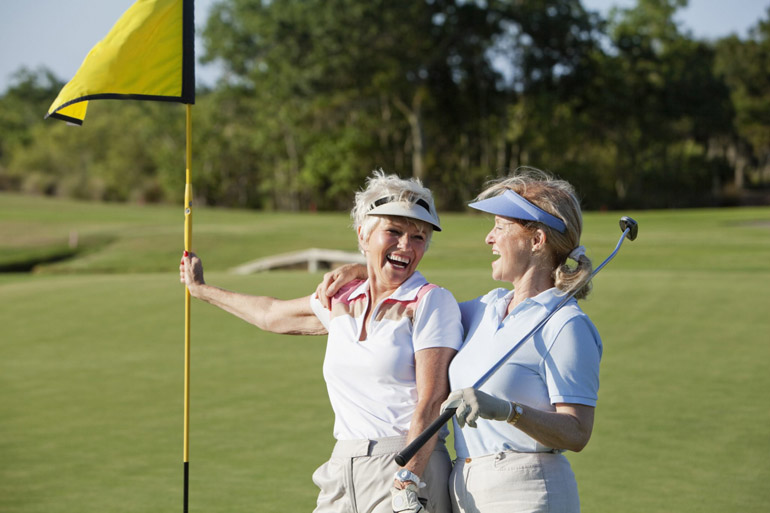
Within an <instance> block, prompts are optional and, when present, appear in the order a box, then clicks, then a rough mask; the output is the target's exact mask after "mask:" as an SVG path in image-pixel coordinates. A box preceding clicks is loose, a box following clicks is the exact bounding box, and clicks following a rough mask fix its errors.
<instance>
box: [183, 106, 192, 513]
mask: <svg viewBox="0 0 770 513" xmlns="http://www.w3.org/2000/svg"><path fill="white" fill-rule="evenodd" d="M185 107H186V113H187V115H186V127H185V138H186V151H185V186H184V250H185V251H186V252H187V253H191V252H192V181H191V176H192V172H191V169H192V105H190V104H189V103H188V104H187V105H185ZM183 440H184V442H183V443H184V446H183V451H182V452H183V459H182V462H183V466H184V484H183V487H184V491H183V508H182V509H183V511H184V513H187V504H188V499H189V486H190V289H188V288H187V287H185V288H184V436H183Z"/></svg>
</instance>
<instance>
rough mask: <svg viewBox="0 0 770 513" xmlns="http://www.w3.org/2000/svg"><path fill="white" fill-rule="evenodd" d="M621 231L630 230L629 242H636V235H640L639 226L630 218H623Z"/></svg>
mask: <svg viewBox="0 0 770 513" xmlns="http://www.w3.org/2000/svg"><path fill="white" fill-rule="evenodd" d="M620 229H621V231H624V232H625V231H626V229H628V233H627V234H626V238H628V240H634V239H636V234H637V233H639V224H638V223H637V222H636V221H634V220H633V219H631V218H630V217H628V216H623V217H621V218H620Z"/></svg>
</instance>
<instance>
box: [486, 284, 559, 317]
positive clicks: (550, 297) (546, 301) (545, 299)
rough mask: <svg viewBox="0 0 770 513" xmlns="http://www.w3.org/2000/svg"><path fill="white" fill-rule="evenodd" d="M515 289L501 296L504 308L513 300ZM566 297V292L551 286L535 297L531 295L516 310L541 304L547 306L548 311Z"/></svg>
mask: <svg viewBox="0 0 770 513" xmlns="http://www.w3.org/2000/svg"><path fill="white" fill-rule="evenodd" d="M515 292H516V291H515V290H511V291H509V292H508V293H507V294H505V295H504V296H503V297H502V298H500V304H501V305H504V306H503V307H504V308H507V306H508V303H509V302H510V301H511V298H512V297H513V295H514V293H515ZM563 298H564V292H563V291H561V290H559V289H557V288H556V287H551V288H550V289H548V290H544V291H543V292H541V293H540V294H538V295H537V296H534V297H529V298H527V299H525V300H524V301H522V302H521V304H519V305H518V306H517V307H516V308H515V309H514V312H516V311H520V310H523V309H525V308H528V307H529V306H530V305H539V306H541V307H543V308H545V309H546V310H547V311H549V312H550V311H551V310H553V309H554V308H556V306H557V305H558V304H559V302H560V301H561V300H562V299H563Z"/></svg>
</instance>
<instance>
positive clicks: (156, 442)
mask: <svg viewBox="0 0 770 513" xmlns="http://www.w3.org/2000/svg"><path fill="white" fill-rule="evenodd" d="M194 215H195V228H194V232H195V236H194V246H195V248H196V250H197V251H198V252H199V253H200V254H201V255H202V256H203V258H204V262H205V264H206V270H207V280H208V281H209V282H210V283H214V284H217V285H220V286H223V287H225V288H232V289H237V290H239V291H243V292H250V293H260V294H268V295H275V296H278V297H293V296H296V295H300V294H307V293H309V292H310V291H312V290H313V288H314V287H315V284H316V283H317V282H318V280H319V279H320V276H321V274H320V273H317V274H308V273H305V272H296V271H295V272H291V271H286V272H274V273H262V274H258V275H251V276H246V277H243V276H235V275H232V274H229V273H228V272H227V270H228V269H229V268H231V267H232V266H234V265H237V264H240V263H243V262H245V261H248V260H251V259H253V258H257V257H259V256H263V255H269V254H274V253H281V252H285V251H291V250H294V249H302V248H307V247H327V248H335V249H348V250H354V249H355V240H354V236H353V233H352V231H351V230H350V229H349V226H348V225H349V221H348V218H347V216H346V215H344V214H317V215H310V214H305V215H299V214H297V215H292V214H263V213H253V212H243V211H222V210H214V209H204V208H198V209H196V212H195V214H194ZM630 215H632V216H633V217H634V218H635V219H636V220H637V221H638V222H639V238H638V239H637V240H636V241H634V242H626V243H625V244H624V247H623V249H622V250H621V252H620V253H619V255H618V256H617V258H616V259H615V260H614V261H613V262H612V263H611V264H610V265H609V266H608V267H607V268H606V269H605V270H604V271H602V273H601V274H600V275H599V276H598V277H597V278H596V280H595V283H594V293H593V294H592V295H591V296H590V298H589V299H588V300H587V301H584V302H583V308H584V309H585V310H586V311H587V312H588V313H589V314H590V315H591V317H592V319H593V320H594V322H595V323H596V324H597V326H598V328H599V331H600V333H601V334H602V338H603V341H604V345H605V352H604V358H603V361H602V370H601V372H602V375H601V380H602V381H601V390H600V393H599V407H598V409H597V417H596V425H595V430H594V434H593V437H592V440H591V442H590V444H589V445H588V447H587V448H586V449H585V450H584V451H583V452H582V453H579V454H570V455H569V457H570V460H571V461H572V463H573V466H574V469H575V472H576V474H577V478H578V484H579V486H580V491H581V498H582V502H583V511H584V512H591V513H593V512H606V513H617V512H639V513H642V512H644V513H650V512H677V513H679V512H699V513H700V512H720V513H722V512H725V511H740V512H763V511H766V510H767V504H769V503H770V488H769V487H768V486H767V485H766V483H767V482H768V481H770V464H769V463H768V462H767V454H769V453H770V432H769V431H768V427H767V426H768V425H770V412H769V411H768V409H767V407H766V403H765V401H766V397H767V390H770V343H769V342H770V315H768V312H770V308H769V307H770V299H769V298H768V292H767V290H768V284H769V283H770V209H767V208H757V209H723V210H688V211H654V212H633V213H630ZM619 217H620V214H619V213H588V214H586V219H585V224H586V232H585V234H584V238H583V243H584V244H585V245H586V247H587V248H588V251H589V256H591V257H592V258H593V259H594V261H595V263H597V264H598V263H599V262H600V261H601V260H603V259H604V258H605V257H606V255H608V254H609V253H610V251H611V250H612V249H613V248H614V246H615V243H616V242H617V238H618V237H619V236H620V230H619V228H618V225H617V221H618V218H619ZM182 223H183V216H182V212H181V208H173V207H172V208H168V207H136V206H126V205H102V204H89V203H78V202H69V201H52V200H46V199H41V198H28V197H21V196H12V195H4V194H0V266H6V267H8V268H13V266H14V265H20V264H22V263H24V262H31V261H32V262H34V261H37V262H40V264H39V265H37V266H36V267H35V272H33V273H16V274H10V273H5V274H0V327H1V328H0V329H1V330H2V331H0V394H2V395H1V396H0V397H2V400H1V401H0V512H2V513H37V512H46V513H60V512H61V513H71V512H78V513H89V512H94V513H95V512H100V513H102V512H105V511H109V512H131V513H140V512H141V513H144V512H164V513H167V512H169V511H181V508H182V504H181V502H182V427H183V426H182V391H183V390H182V383H183V349H184V348H183V314H184V308H183V288H182V287H181V285H179V283H178V282H177V273H176V266H177V262H178V258H179V255H180V253H181V246H182ZM442 224H443V225H445V232H443V233H440V234H437V235H436V237H435V238H434V241H433V244H432V246H431V249H430V251H429V252H428V253H427V256H426V258H425V260H424V261H423V263H422V264H421V270H422V271H423V272H424V274H426V275H427V276H428V278H429V279H431V280H432V281H434V282H436V283H439V284H441V285H444V286H446V287H448V288H450V289H451V290H452V291H453V292H454V293H455V296H456V297H457V298H458V299H460V300H463V299H469V298H471V297H475V296H476V295H478V294H481V293H483V292H485V291H487V290H489V289H490V288H492V287H494V286H495V284H494V282H492V281H491V279H490V278H489V276H488V275H489V262H490V261H491V256H490V253H489V250H488V249H487V248H486V247H485V246H484V244H483V237H484V235H485V234H486V231H487V229H488V227H489V221H488V219H486V218H484V217H482V216H473V215H459V214H456V215H449V214H447V215H445V216H442ZM73 237H76V238H77V246H74V244H70V241H71V240H73ZM71 246H74V247H71ZM52 255H53V256H54V257H57V258H65V257H69V258H66V259H62V260H57V258H52ZM46 262H47V263H46ZM192 333H193V335H192V339H193V349H192V408H191V439H190V479H191V481H190V511H191V512H196V511H200V512H204V511H205V512H207V513H219V512H222V513H238V512H247V511H248V512H252V511H260V512H276V513H285V512H295V511H296V512H300V511H311V510H312V509H313V506H314V504H315V495H316V489H315V486H314V485H313V483H312V482H311V479H310V476H311V474H312V472H313V470H314V469H315V468H316V467H317V466H318V465H320V464H321V463H322V462H323V461H325V459H326V458H327V456H328V454H329V452H330V449H331V447H332V445H333V440H332V436H331V428H332V420H333V419H332V415H331V412H330V409H329V406H328V400H327V398H326V392H325V388H324V384H323V379H322V377H321V361H322V358H323V353H324V339H323V338H322V337H281V336H276V335H271V334H266V333H262V332H260V331H258V330H256V329H255V328H253V327H251V326H249V325H247V324H246V323H243V322H241V321H239V320H237V319H235V318H233V317H231V316H229V315H227V314H225V313H223V312H221V311H219V310H217V309H215V308H213V307H210V306H208V305H204V304H199V303H194V304H193V332H192ZM431 513H438V512H431Z"/></svg>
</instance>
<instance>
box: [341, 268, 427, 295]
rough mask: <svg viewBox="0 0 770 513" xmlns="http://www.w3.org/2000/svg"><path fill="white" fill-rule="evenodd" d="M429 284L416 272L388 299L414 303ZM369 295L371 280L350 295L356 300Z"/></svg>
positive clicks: (363, 283)
mask: <svg viewBox="0 0 770 513" xmlns="http://www.w3.org/2000/svg"><path fill="white" fill-rule="evenodd" d="M426 283H428V280H426V279H425V277H424V276H423V275H422V274H420V272H419V271H415V272H414V273H412V275H411V276H410V277H409V278H407V279H406V281H405V282H404V283H402V284H401V285H400V286H399V287H398V288H397V289H396V290H395V291H394V292H393V293H392V294H391V295H390V296H388V297H387V298H386V299H390V300H393V301H412V300H414V299H416V298H417V293H418V292H419V291H420V287H422V286H423V285H425V284H426ZM368 294H369V280H368V279H367V280H365V281H364V282H362V283H361V284H360V285H359V286H358V287H356V289H355V290H354V291H353V292H352V293H351V294H350V296H349V298H350V299H355V298H357V297H359V296H363V295H368Z"/></svg>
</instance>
